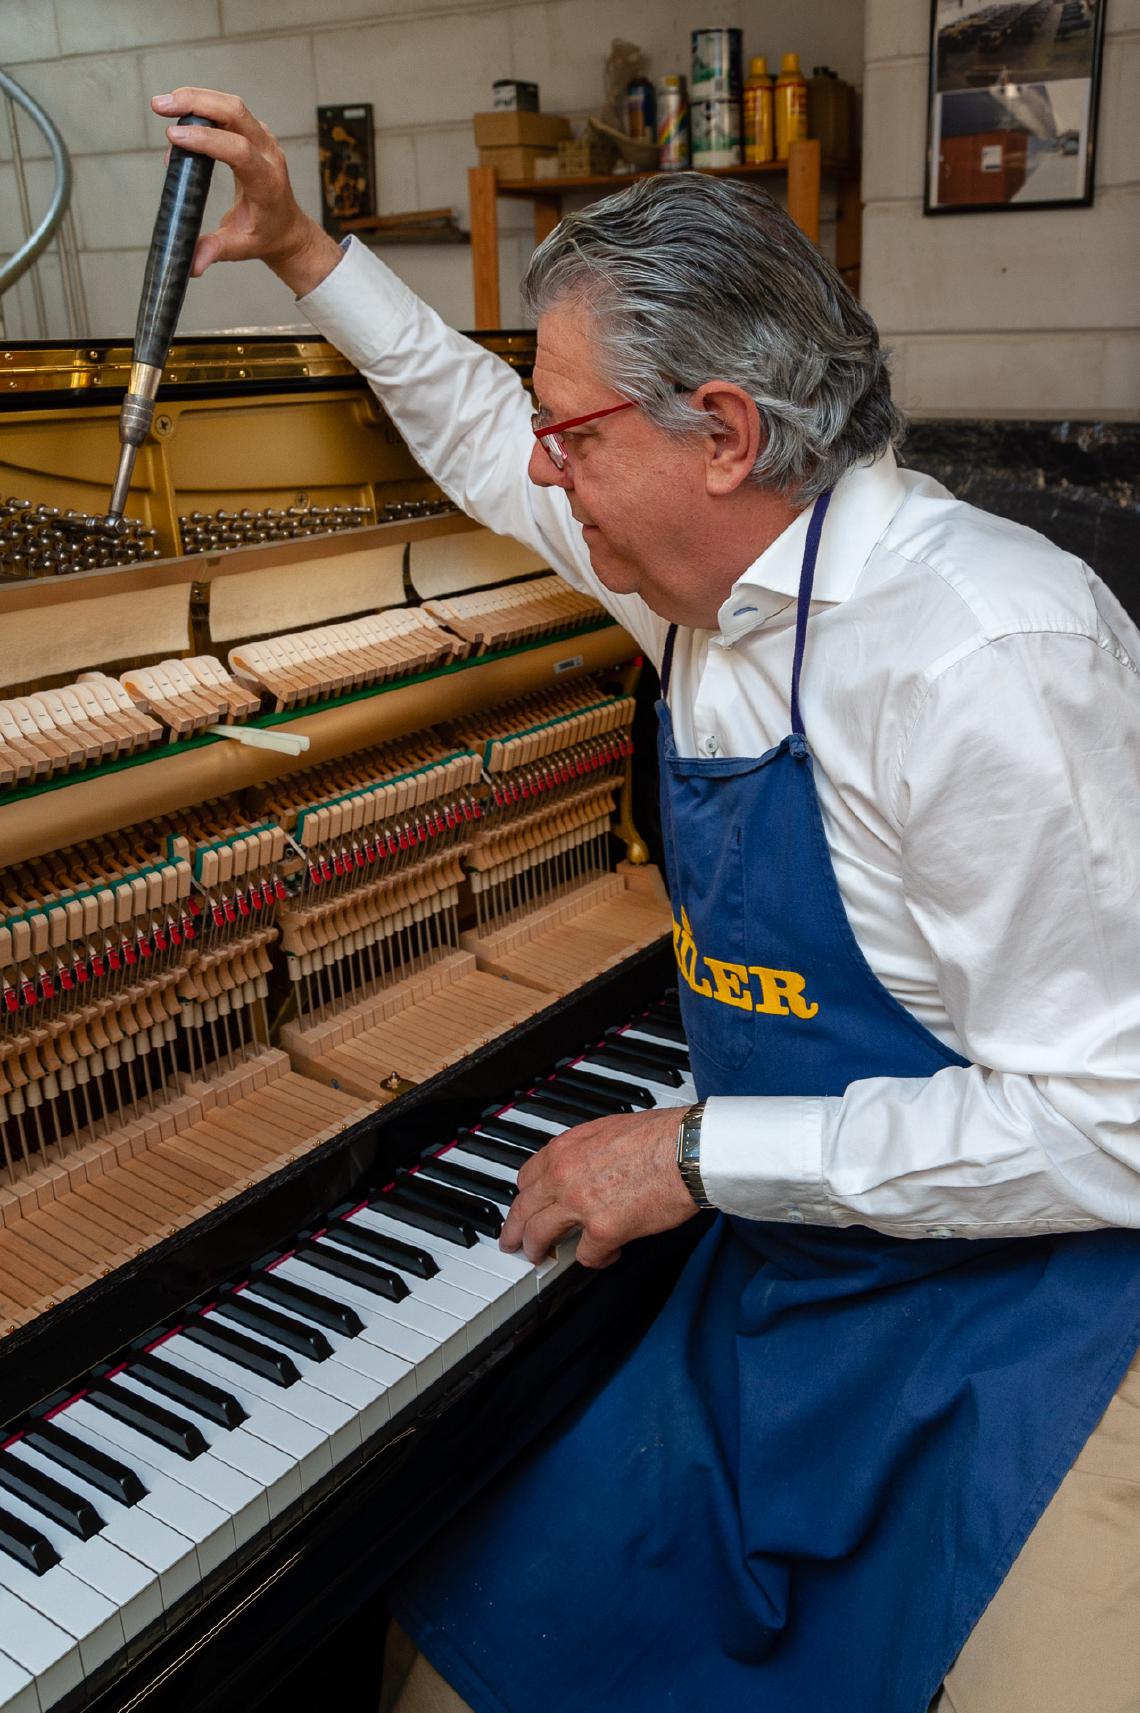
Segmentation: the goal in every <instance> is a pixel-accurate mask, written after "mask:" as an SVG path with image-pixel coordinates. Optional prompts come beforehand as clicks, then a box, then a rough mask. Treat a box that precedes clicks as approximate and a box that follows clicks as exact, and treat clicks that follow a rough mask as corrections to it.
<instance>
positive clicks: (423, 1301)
mask: <svg viewBox="0 0 1140 1713" xmlns="http://www.w3.org/2000/svg"><path fill="white" fill-rule="evenodd" d="M405 1229H407V1228H406V1227H405ZM321 1241H322V1242H323V1243H331V1244H335V1246H336V1247H337V1248H338V1249H339V1250H340V1252H341V1254H342V1255H345V1254H349V1255H351V1254H354V1253H355V1251H352V1250H347V1249H345V1247H344V1245H343V1244H338V1243H336V1236H335V1233H334V1232H332V1231H330V1232H329V1233H328V1234H327V1235H326V1236H325V1237H324V1238H322V1240H321ZM421 1247H422V1245H421ZM464 1253H469V1251H464ZM383 1265H384V1266H385V1267H388V1268H389V1269H390V1270H391V1271H392V1272H393V1273H396V1274H398V1275H399V1277H400V1278H401V1279H403V1281H404V1283H405V1284H406V1285H407V1287H408V1289H409V1292H410V1293H411V1294H410V1295H409V1296H407V1297H405V1298H404V1299H403V1301H402V1302H399V1303H394V1304H393V1305H392V1307H393V1308H398V1309H402V1308H405V1307H406V1306H407V1305H408V1304H409V1303H415V1304H416V1305H417V1308H418V1310H419V1311H420V1312H423V1311H425V1310H428V1309H433V1310H436V1311H438V1312H439V1313H440V1314H444V1315H450V1316H451V1318H452V1319H453V1320H455V1321H458V1322H459V1324H460V1325H461V1326H462V1327H463V1328H464V1330H465V1332H466V1335H467V1349H468V1350H474V1349H475V1347H476V1345H479V1344H482V1342H483V1340H484V1339H485V1338H489V1337H490V1335H491V1333H493V1332H494V1330H495V1322H494V1317H493V1316H491V1315H489V1314H488V1313H487V1311H486V1309H485V1307H484V1302H483V1300H482V1299H481V1298H479V1297H476V1296H474V1295H473V1294H472V1293H471V1292H470V1291H466V1290H463V1289H462V1288H460V1287H458V1286H457V1285H455V1284H453V1283H451V1282H450V1281H449V1280H447V1279H445V1278H444V1277H443V1276H442V1274H439V1273H437V1274H436V1276H435V1278H434V1279H420V1278H418V1277H417V1276H416V1275H415V1274H414V1273H406V1272H404V1271H403V1270H402V1269H401V1268H400V1267H398V1266H396V1265H395V1264H394V1263H393V1262H391V1261H385V1262H384V1263H383ZM425 1330H430V1327H429V1328H425Z"/></svg>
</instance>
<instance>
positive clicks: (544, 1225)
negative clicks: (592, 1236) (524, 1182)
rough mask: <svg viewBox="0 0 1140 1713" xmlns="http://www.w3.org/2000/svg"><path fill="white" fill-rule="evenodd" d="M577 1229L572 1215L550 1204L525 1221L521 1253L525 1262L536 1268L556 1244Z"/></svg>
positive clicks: (576, 1222)
mask: <svg viewBox="0 0 1140 1713" xmlns="http://www.w3.org/2000/svg"><path fill="white" fill-rule="evenodd" d="M577 1229H578V1221H577V1220H576V1219H575V1218H574V1215H573V1214H572V1213H567V1212H566V1210H565V1208H561V1207H559V1206H558V1204H557V1203H556V1202H552V1203H551V1205H550V1206H549V1207H544V1208H543V1209H542V1210H541V1212H539V1213H536V1214H535V1215H534V1217H533V1219H528V1220H527V1223H526V1230H525V1232H524V1233H523V1252H524V1254H525V1255H526V1258H527V1260H528V1261H532V1262H533V1263H534V1264H535V1265H536V1266H537V1265H538V1263H539V1262H540V1261H542V1260H545V1258H546V1256H547V1255H549V1254H550V1251H551V1250H552V1249H553V1248H554V1245H555V1244H556V1243H558V1242H559V1241H560V1240H561V1239H562V1238H563V1237H566V1236H568V1235H569V1233H570V1232H571V1231H577Z"/></svg>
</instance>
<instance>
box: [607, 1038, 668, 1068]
mask: <svg viewBox="0 0 1140 1713" xmlns="http://www.w3.org/2000/svg"><path fill="white" fill-rule="evenodd" d="M605 1044H606V1046H607V1047H630V1048H632V1049H633V1051H634V1052H635V1053H640V1054H641V1057H642V1058H643V1059H648V1060H649V1062H650V1063H651V1064H655V1065H662V1066H664V1067H666V1068H667V1069H672V1070H676V1071H687V1070H688V1069H689V1050H688V1048H687V1047H686V1048H684V1049H682V1048H680V1047H672V1046H670V1045H669V1043H668V1042H667V1041H634V1040H632V1039H631V1037H630V1036H629V1035H627V1034H626V1033H625V1032H624V1030H621V1029H607V1030H606V1038H605Z"/></svg>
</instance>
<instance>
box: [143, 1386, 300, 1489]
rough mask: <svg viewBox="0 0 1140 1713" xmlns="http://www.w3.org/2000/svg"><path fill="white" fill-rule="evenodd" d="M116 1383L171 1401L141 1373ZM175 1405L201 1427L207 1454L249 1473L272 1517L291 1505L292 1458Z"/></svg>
mask: <svg viewBox="0 0 1140 1713" xmlns="http://www.w3.org/2000/svg"><path fill="white" fill-rule="evenodd" d="M115 1384H116V1385H121V1386H125V1387H126V1388H127V1390H128V1391H135V1392H139V1393H141V1395H142V1396H143V1397H145V1398H150V1399H152V1400H153V1401H154V1402H155V1403H167V1404H168V1403H169V1402H170V1400H169V1399H168V1398H166V1397H165V1395H164V1394H162V1393H159V1392H155V1391H152V1390H151V1388H150V1387H149V1386H147V1385H146V1384H145V1382H144V1379H143V1377H141V1376H136V1375H134V1374H131V1373H130V1372H126V1373H122V1374H117V1375H116V1376H115ZM175 1407H176V1408H177V1409H178V1411H179V1413H182V1412H183V1411H185V1414H186V1417H187V1419H188V1420H190V1421H193V1422H194V1423H195V1425H196V1426H197V1427H198V1428H200V1429H201V1432H202V1437H203V1438H204V1439H205V1441H206V1443H207V1445H208V1446H209V1447H210V1452H209V1455H211V1456H213V1457H216V1458H217V1459H218V1460H219V1462H221V1463H226V1464H228V1465H229V1466H230V1468H231V1469H237V1470H239V1471H240V1472H241V1474H243V1475H248V1476H249V1478H250V1480H251V1481H255V1482H256V1483H257V1485H258V1486H259V1487H261V1488H262V1489H263V1491H264V1493H265V1498H266V1502H267V1504H268V1506H269V1515H270V1516H271V1517H280V1516H283V1515H284V1513H285V1512H286V1511H287V1510H288V1509H289V1507H290V1505H293V1504H295V1503H296V1502H297V1501H298V1500H299V1499H300V1497H301V1482H300V1477H299V1476H298V1474H297V1471H296V1469H295V1468H294V1466H293V1464H292V1462H291V1460H290V1459H289V1458H287V1457H285V1456H284V1455H283V1454H282V1453H281V1452H279V1451H276V1450H274V1448H273V1447H272V1446H269V1445H266V1444H265V1443H264V1441H263V1440H257V1439H253V1438H252V1437H251V1436H250V1435H249V1434H247V1433H244V1432H243V1431H242V1429H241V1428H240V1427H237V1428H225V1427H221V1426H220V1425H219V1424H218V1423H216V1422H211V1421H208V1420H207V1419H206V1418H205V1417H200V1416H198V1415H197V1414H196V1413H195V1412H194V1411H193V1410H192V1409H191V1408H190V1407H189V1406H188V1405H184V1404H181V1403H180V1404H178V1405H176V1406H175Z"/></svg>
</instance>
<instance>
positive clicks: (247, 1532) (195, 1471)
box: [68, 1382, 269, 1546]
mask: <svg viewBox="0 0 1140 1713" xmlns="http://www.w3.org/2000/svg"><path fill="white" fill-rule="evenodd" d="M115 1383H117V1382H115ZM80 1407H85V1408H87V1409H92V1406H91V1405H90V1404H85V1405H84V1406H80ZM70 1413H71V1412H70V1411H69V1412H68V1414H69V1415H70ZM99 1413H100V1412H98V1411H93V1414H99ZM88 1420H90V1417H89V1418H88ZM103 1420H104V1421H105V1422H106V1424H107V1425H106V1426H105V1427H104V1428H103V1429H102V1431H103V1433H104V1434H105V1436H106V1438H107V1439H109V1440H111V1441H113V1442H114V1443H115V1444H116V1445H118V1446H120V1447H121V1448H122V1451H123V1452H124V1454H125V1455H126V1456H127V1457H130V1456H132V1455H138V1456H140V1457H143V1456H145V1457H149V1458H150V1460H151V1462H152V1463H153V1464H154V1466H155V1468H156V1469H161V1470H162V1471H163V1472H164V1474H167V1475H169V1476H170V1477H171V1479H172V1480H174V1481H178V1482H180V1483H181V1485H182V1486H183V1487H187V1488H189V1490H190V1492H191V1493H196V1494H197V1495H198V1496H199V1497H200V1498H203V1499H209V1500H210V1501H211V1502H212V1503H213V1504H215V1505H217V1506H218V1507H219V1508H220V1509H221V1510H223V1511H225V1513H226V1514H227V1516H228V1517H229V1518H230V1519H231V1521H232V1522H233V1525H234V1538H235V1540H236V1541H237V1544H238V1546H241V1545H243V1543H244V1542H245V1541H247V1540H252V1539H253V1537H254V1535H256V1534H258V1533H259V1532H260V1531H261V1530H262V1529H263V1528H267V1527H268V1524H269V1504H268V1501H267V1499H266V1497H265V1493H264V1492H263V1491H262V1490H261V1489H260V1488H259V1487H257V1486H256V1484H255V1483H254V1482H252V1481H251V1480H250V1479H249V1477H248V1476H246V1475H241V1474H239V1473H238V1471H237V1470H236V1469H231V1468H230V1466H229V1465H228V1464H226V1463H221V1462H219V1460H218V1459H217V1458H216V1457H212V1456H211V1455H210V1453H209V1452H203V1453H202V1455H201V1456H200V1457H190V1458H188V1457H179V1455H178V1453H177V1452H176V1451H168V1450H167V1448H166V1447H165V1446H164V1445H156V1444H155V1443H154V1442H153V1441H152V1440H151V1439H150V1438H149V1437H148V1436H147V1435H146V1434H143V1433H139V1432H137V1430H136V1429H135V1428H133V1427H129V1426H128V1425H127V1423H126V1422H120V1421H117V1420H115V1418H114V1417H112V1416H106V1415H104V1416H103ZM92 1425H93V1426H94V1425H95V1424H94V1423H92Z"/></svg>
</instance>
